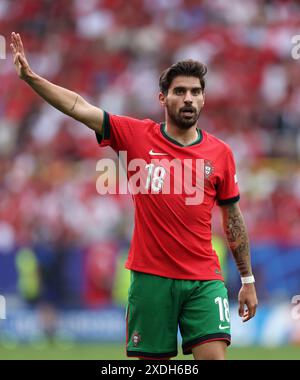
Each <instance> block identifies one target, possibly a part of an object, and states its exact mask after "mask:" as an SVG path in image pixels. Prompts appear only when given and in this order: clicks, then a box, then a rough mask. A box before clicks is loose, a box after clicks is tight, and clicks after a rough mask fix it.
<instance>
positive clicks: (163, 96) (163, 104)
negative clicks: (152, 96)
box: [158, 92, 166, 106]
mask: <svg viewBox="0 0 300 380" xmlns="http://www.w3.org/2000/svg"><path fill="white" fill-rule="evenodd" d="M158 99H159V102H160V104H161V105H162V106H165V105H166V96H165V95H164V94H163V93H162V92H160V93H159V95H158Z"/></svg>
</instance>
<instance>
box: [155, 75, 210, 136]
mask: <svg viewBox="0 0 300 380" xmlns="http://www.w3.org/2000/svg"><path fill="white" fill-rule="evenodd" d="M159 99H160V102H161V104H162V105H164V106H165V107H166V111H167V114H168V116H169V118H170V119H171V120H172V122H173V123H174V124H175V125H177V126H178V127H179V128H181V129H188V128H191V127H192V126H193V125H195V124H196V122H197V120H198V119H199V116H200V112H201V109H202V107H203V105H204V93H203V90H202V88H201V84H200V80H199V78H196V77H187V76H178V77H176V78H174V79H173V81H172V83H171V85H170V87H169V91H168V93H167V94H166V95H164V94H162V93H160V94H159Z"/></svg>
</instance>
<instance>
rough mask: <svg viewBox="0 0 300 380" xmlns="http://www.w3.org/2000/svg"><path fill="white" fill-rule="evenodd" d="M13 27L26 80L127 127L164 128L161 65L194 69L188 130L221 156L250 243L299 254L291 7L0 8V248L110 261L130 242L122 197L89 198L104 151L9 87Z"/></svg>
mask: <svg viewBox="0 0 300 380" xmlns="http://www.w3.org/2000/svg"><path fill="white" fill-rule="evenodd" d="M12 31H15V32H17V33H20V34H21V37H22V39H23V43H24V47H25V51H26V54H27V58H28V60H29V63H30V65H31V66H32V68H33V70H34V71H35V72H37V73H38V74H40V75H42V76H44V77H46V78H47V79H49V80H50V81H52V82H54V83H56V84H59V85H61V86H63V87H66V88H69V89H71V90H74V91H76V92H78V93H80V94H81V95H82V96H83V97H85V98H86V99H87V100H88V101H90V102H91V103H93V104H95V105H98V106H101V107H102V108H103V109H105V110H106V111H109V112H112V113H116V114H123V115H130V116H133V117H136V118H152V119H154V120H156V121H162V120H163V112H162V109H161V107H160V105H159V102H158V91H159V89H158V78H159V75H160V73H161V71H162V70H164V69H165V68H166V67H168V66H169V65H171V64H172V63H174V62H176V61H178V60H181V59H185V58H193V59H197V60H200V61H202V62H204V63H205V64H206V65H207V67H208V74H207V77H206V82H207V84H206V88H207V90H206V107H205V109H204V111H203V113H202V115H201V118H200V124H199V125H200V127H201V128H203V129H205V130H207V131H208V132H210V133H212V134H214V135H216V136H217V137H219V138H221V139H223V140H224V141H226V142H227V143H228V144H229V145H230V146H231V147H232V149H233V152H234V154H235V158H236V161H237V167H238V178H239V183H240V188H241V193H242V195H241V207H242V209H243V212H244V215H245V218H246V222H247V225H248V229H249V233H250V237H251V242H252V244H255V243H256V242H260V241H272V242H274V241H275V242H276V241H278V242H279V243H286V244H295V245H298V246H300V233H299V231H300V165H299V159H300V128H299V119H300V75H299V68H300V60H299V61H297V60H295V59H293V58H292V55H291V50H292V48H293V44H292V41H291V39H292V37H293V36H294V35H297V34H300V4H299V2H298V1H289V0H274V1H268V0H246V1H239V0H215V1H210V0H203V1H200V0H130V1H129V0H128V1H127V0H85V1H81V0H62V1H50V0H40V1H37V0H26V1H21V2H20V1H9V0H0V33H1V35H3V36H4V37H5V38H6V41H7V58H6V59H5V60H0V88H1V90H0V91H1V96H0V236H1V239H0V252H8V251H10V250H12V249H14V248H15V247H21V246H31V247H32V246H35V245H40V244H41V243H42V244H45V245H49V246H51V245H54V246H55V244H57V242H58V241H59V242H60V245H61V242H63V243H64V244H72V245H76V246H81V247H89V248H90V245H94V244H96V245H97V244H99V246H100V247H101V246H102V244H110V243H112V244H114V245H115V246H116V248H115V249H113V250H112V251H113V252H114V254H115V255H117V252H118V250H120V249H123V248H124V247H126V246H128V244H129V241H130V238H131V233H132V221H133V216H132V204H131V199H130V197H129V196H112V195H107V196H100V195H98V194H97V192H96V179H97V172H96V162H97V160H98V159H100V158H102V157H107V156H108V157H114V154H113V152H112V151H111V150H110V149H109V148H105V149H99V148H98V145H97V142H96V139H95V136H94V134H93V132H92V131H90V130H89V129H88V128H85V127H84V126H82V125H80V124H79V123H78V122H76V121H74V120H72V119H70V118H68V117H66V116H64V115H63V114H61V113H59V112H58V111H56V110H55V109H53V108H51V107H50V106H49V105H47V104H46V103H45V102H44V101H43V100H41V99H40V98H39V97H38V96H37V95H36V94H35V93H34V92H33V91H32V90H31V89H30V88H29V87H28V86H27V85H26V84H25V83H23V82H21V81H20V80H19V78H18V77H17V75H16V72H15V69H14V65H13V62H12V56H11V54H10V52H9V40H10V33H11V32H12ZM214 225H215V227H214V228H215V232H216V233H221V226H220V222H219V219H218V218H217V217H216V218H215V223H214ZM116 243H117V244H116ZM54 250H55V248H54ZM90 250H91V251H93V250H92V249H90ZM100 261H101V260H100ZM107 268H110V269H109V270H111V267H110V265H109V264H108V265H107Z"/></svg>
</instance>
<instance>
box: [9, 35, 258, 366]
mask: <svg viewBox="0 0 300 380" xmlns="http://www.w3.org/2000/svg"><path fill="white" fill-rule="evenodd" d="M11 48H12V51H13V56H14V64H15V67H16V70H17V73H18V75H19V77H20V78H21V79H23V80H24V81H25V82H26V83H28V84H29V85H30V86H31V87H32V89H33V90H34V91H36V92H37V93H38V95H40V96H41V97H43V98H44V99H45V100H46V101H47V102H48V103H50V104H51V105H52V106H54V107H56V108H57V109H58V110H60V111H62V112H64V113H65V114H67V115H69V116H71V117H73V118H74V119H76V120H79V121H81V122H82V123H83V124H85V125H86V126H88V127H89V128H91V129H93V130H94V131H95V132H96V136H97V139H98V142H99V144H100V146H107V145H109V146H111V147H112V148H113V149H114V150H115V151H116V152H117V153H120V152H124V151H126V153H127V159H128V161H129V162H130V161H133V160H142V162H143V163H144V167H141V171H142V172H143V176H142V177H141V180H140V183H139V186H140V189H143V191H139V192H134V191H133V200H134V205H135V229H134V234H133V238H132V243H131V248H130V251H129V255H128V259H127V262H126V268H128V269H130V270H131V285H130V289H129V293H128V306H127V312H126V345H127V347H126V348H127V355H128V356H133V357H139V358H144V359H149V358H151V359H169V358H171V357H174V356H176V355H177V331H178V326H179V328H180V332H181V335H182V348H183V352H184V353H185V354H190V353H192V354H193V356H194V358H195V359H196V360H199V359H224V358H225V353H226V347H227V346H228V345H229V344H230V314H229V305H228V295H227V289H226V287H225V285H224V280H223V277H222V274H221V268H220V264H219V261H218V257H217V255H216V253H215V251H214V250H213V249H212V244H211V237H212V234H211V212H212V208H213V206H214V203H215V202H216V203H217V204H218V205H219V206H220V209H221V213H222V217H223V225H224V231H225V235H226V237H227V241H228V243H229V246H230V248H231V251H232V253H233V256H234V259H235V262H236V265H237V268H238V270H239V272H240V276H241V283H242V286H241V289H240V292H239V295H238V301H239V315H240V317H242V320H243V321H244V322H246V321H248V320H249V319H251V318H252V317H253V316H254V315H255V312H256V307H257V297H256V291H255V286H254V276H253V274H252V269H251V260H250V251H249V240H248V236H247V232H246V227H245V223H244V220H243V216H242V214H241V211H240V208H239V203H238V201H239V189H238V184H237V176H236V172H235V163H234V158H233V154H232V152H231V150H230V148H229V146H228V145H226V144H225V143H224V142H222V141H221V140H219V139H217V138H216V137H214V136H212V135H211V134H209V133H208V132H206V131H204V130H203V129H200V128H199V127H198V119H199V116H200V112H201V110H202V108H203V106H204V101H205V92H204V90H205V81H204V76H205V74H206V71H207V69H206V66H205V65H203V64H202V63H200V62H197V61H192V60H187V61H181V62H178V63H176V64H174V65H172V66H171V67H169V68H168V69H167V70H165V71H164V72H163V73H162V75H161V77H160V81H159V84H160V93H159V101H160V103H161V105H162V106H163V107H164V110H165V122H163V123H161V124H158V123H156V122H154V121H152V120H149V119H146V120H136V119H133V118H129V117H125V116H116V115H112V114H108V113H107V112H105V111H104V110H102V109H100V108H98V107H95V106H93V105H91V104H89V103H88V102H86V101H85V100H84V99H83V98H82V97H81V96H80V95H78V94H76V93H75V92H73V91H69V90H67V89H64V88H62V87H59V86H57V85H54V84H52V83H50V82H48V81H47V80H46V79H44V78H42V77H40V76H38V75H37V74H35V73H34V72H33V71H32V70H31V68H30V66H29V64H28V61H27V60H26V57H25V54H24V49H23V45H22V41H21V38H20V35H19V34H15V33H12V43H11ZM143 90H144V89H141V91H143ZM139 162H140V161H139ZM179 169H181V171H180V170H179ZM133 174H134V173H133V172H129V170H128V173H127V176H128V179H129V180H130V179H132V177H133ZM191 178H192V180H191ZM182 180H183V183H181V186H179V185H178V183H179V184H180V182H181V181H182ZM189 180H190V181H189ZM137 182H138V181H137ZM137 182H136V187H137ZM172 184H173V185H174V184H175V186H173V187H172V186H171V185H172ZM186 184H187V186H186ZM182 188H184V189H183V190H182ZM166 190H167V191H166ZM180 190H182V191H180ZM191 190H195V192H196V193H197V196H198V199H196V200H195V198H192V197H191V194H192V191H191Z"/></svg>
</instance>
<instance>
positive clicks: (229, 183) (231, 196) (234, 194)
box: [217, 148, 240, 206]
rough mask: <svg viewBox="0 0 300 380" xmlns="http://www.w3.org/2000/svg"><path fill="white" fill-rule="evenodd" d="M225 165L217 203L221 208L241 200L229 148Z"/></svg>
mask: <svg viewBox="0 0 300 380" xmlns="http://www.w3.org/2000/svg"><path fill="white" fill-rule="evenodd" d="M223 165H224V166H223V177H222V179H221V181H220V183H219V186H218V188H217V203H218V205H219V206H222V205H226V204H230V203H234V202H237V201H239V199H240V194H239V187H238V180H237V174H236V166H235V161H234V157H233V154H232V152H231V150H230V149H229V148H228V150H227V154H226V156H225V159H224V164H223Z"/></svg>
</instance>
